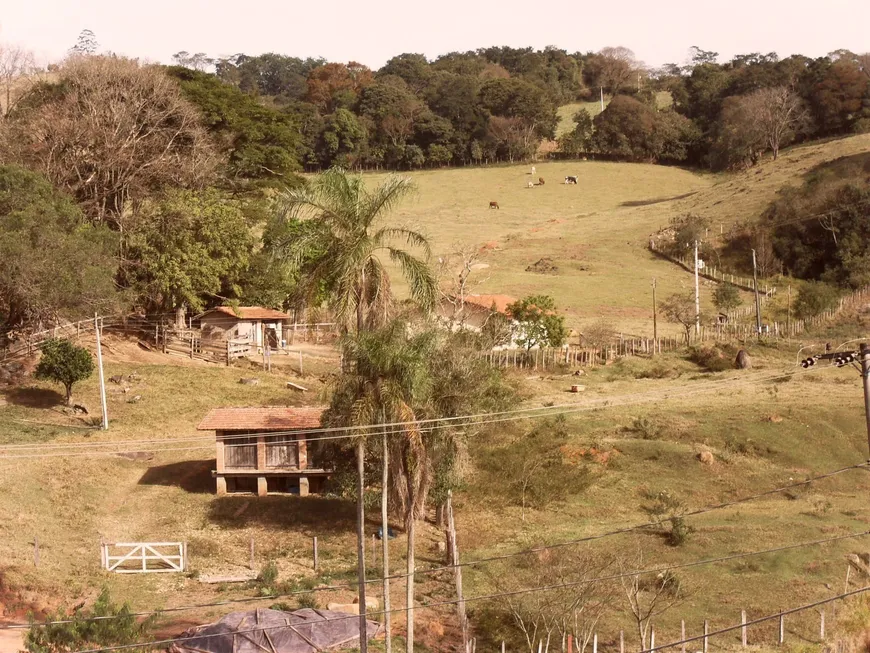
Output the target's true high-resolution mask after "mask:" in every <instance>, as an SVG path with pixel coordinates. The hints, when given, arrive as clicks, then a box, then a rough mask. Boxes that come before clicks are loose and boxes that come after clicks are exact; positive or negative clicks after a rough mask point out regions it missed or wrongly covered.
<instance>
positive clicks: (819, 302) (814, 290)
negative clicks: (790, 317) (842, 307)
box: [794, 281, 840, 320]
mask: <svg viewBox="0 0 870 653" xmlns="http://www.w3.org/2000/svg"><path fill="white" fill-rule="evenodd" d="M839 298H840V293H839V291H838V290H837V289H836V288H835V287H833V286H831V285H828V284H826V283H822V282H820V281H811V282H809V283H807V284H805V285H804V286H802V287H801V289H800V290H799V291H798V296H797V299H796V300H795V303H794V310H795V315H797V316H798V317H799V318H800V319H804V320H805V319H807V318H810V317H815V316H816V315H819V314H820V313H823V312H825V311H828V310H831V309H832V308H834V307H835V306H836V305H837V301H838V300H839Z"/></svg>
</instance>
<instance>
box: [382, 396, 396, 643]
mask: <svg viewBox="0 0 870 653" xmlns="http://www.w3.org/2000/svg"><path fill="white" fill-rule="evenodd" d="M381 420H382V421H384V422H385V421H386V420H385V419H384V416H383V413H381ZM383 445H384V461H383V477H382V480H381V533H382V538H381V545H382V546H383V567H384V568H383V570H382V571H383V578H384V635H385V637H386V639H385V641H384V650H385V651H386V653H391V652H392V650H393V642H392V641H391V639H390V638H391V636H392V628H391V627H390V616H391V615H390V579H389V576H390V526H389V520H388V515H387V507H388V506H387V487H388V485H389V482H390V474H389V465H390V451H389V446H388V441H387V429H386V427H384V430H383Z"/></svg>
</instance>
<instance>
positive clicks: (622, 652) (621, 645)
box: [619, 630, 625, 653]
mask: <svg viewBox="0 0 870 653" xmlns="http://www.w3.org/2000/svg"><path fill="white" fill-rule="evenodd" d="M619 653H625V631H624V630H620V631H619Z"/></svg>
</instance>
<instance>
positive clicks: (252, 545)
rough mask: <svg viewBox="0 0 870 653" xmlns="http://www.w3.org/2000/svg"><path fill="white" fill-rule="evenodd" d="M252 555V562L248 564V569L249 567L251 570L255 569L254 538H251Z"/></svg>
mask: <svg viewBox="0 0 870 653" xmlns="http://www.w3.org/2000/svg"><path fill="white" fill-rule="evenodd" d="M250 553H251V559H250V562H249V563H248V567H249V568H250V569H253V568H254V538H253V537H252V538H251V550H250Z"/></svg>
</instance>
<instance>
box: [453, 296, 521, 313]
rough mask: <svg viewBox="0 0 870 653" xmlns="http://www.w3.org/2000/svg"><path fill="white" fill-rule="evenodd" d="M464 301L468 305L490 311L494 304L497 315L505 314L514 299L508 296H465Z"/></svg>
mask: <svg viewBox="0 0 870 653" xmlns="http://www.w3.org/2000/svg"><path fill="white" fill-rule="evenodd" d="M465 301H466V303H468V304H474V305H475V306H480V307H482V308H485V309H486V310H490V309H491V308H492V305H493V304H495V310H497V311H498V312H499V313H506V312H507V307H508V305H509V304H513V303H514V302H515V301H517V300H516V299H514V298H513V297H510V296H509V295H466V296H465Z"/></svg>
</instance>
